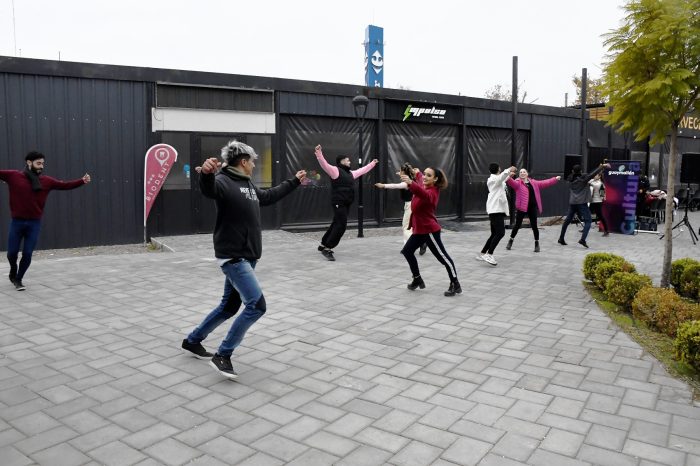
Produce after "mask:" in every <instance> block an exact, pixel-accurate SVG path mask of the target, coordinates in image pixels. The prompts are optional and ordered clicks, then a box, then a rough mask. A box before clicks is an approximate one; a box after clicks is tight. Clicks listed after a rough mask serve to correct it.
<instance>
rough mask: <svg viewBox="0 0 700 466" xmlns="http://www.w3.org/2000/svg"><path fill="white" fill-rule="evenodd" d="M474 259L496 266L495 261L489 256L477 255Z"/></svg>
mask: <svg viewBox="0 0 700 466" xmlns="http://www.w3.org/2000/svg"><path fill="white" fill-rule="evenodd" d="M474 259H476V260H478V261H484V262H488V263H489V264H491V265H498V262H496V259H495V258H494V257H493V256H492V255H491V254H477V255H476V257H474Z"/></svg>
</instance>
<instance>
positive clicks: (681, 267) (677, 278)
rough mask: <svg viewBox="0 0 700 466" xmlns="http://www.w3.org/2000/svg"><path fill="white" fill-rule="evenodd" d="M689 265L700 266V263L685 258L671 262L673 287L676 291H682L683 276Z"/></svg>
mask: <svg viewBox="0 0 700 466" xmlns="http://www.w3.org/2000/svg"><path fill="white" fill-rule="evenodd" d="M689 265H700V262H698V261H696V260H695V259H691V258H690V257H684V258H682V259H677V260H675V261H673V262H671V285H673V287H674V288H675V289H680V287H681V276H682V275H683V272H684V271H685V268H686V267H688V266H689Z"/></svg>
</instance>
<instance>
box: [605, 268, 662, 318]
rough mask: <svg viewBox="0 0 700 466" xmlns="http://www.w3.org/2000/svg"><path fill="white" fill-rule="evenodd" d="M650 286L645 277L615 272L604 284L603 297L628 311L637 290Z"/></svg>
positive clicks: (649, 279) (648, 279)
mask: <svg viewBox="0 0 700 466" xmlns="http://www.w3.org/2000/svg"><path fill="white" fill-rule="evenodd" d="M651 286H652V284H651V278H650V277H649V276H647V275H641V274H638V273H634V272H615V273H614V274H612V275H611V276H610V278H608V280H607V281H606V282H605V295H606V296H607V297H608V299H609V300H610V301H611V302H613V303H615V304H617V305H618V306H622V307H623V308H624V309H625V310H629V308H630V306H631V305H632V301H633V300H634V297H635V296H636V295H637V293H638V292H639V290H641V289H642V288H649V287H651Z"/></svg>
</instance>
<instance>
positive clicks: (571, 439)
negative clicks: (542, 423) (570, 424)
mask: <svg viewBox="0 0 700 466" xmlns="http://www.w3.org/2000/svg"><path fill="white" fill-rule="evenodd" d="M583 440H584V436H583V435H579V434H575V433H572V432H567V431H564V430H560V429H550V430H549V432H548V433H547V437H546V438H545V439H544V440H542V443H541V446H542V448H544V449H545V450H549V451H553V452H555V453H560V454H562V455H566V456H571V457H574V456H576V452H578V450H579V448H580V447H581V444H582V443H583Z"/></svg>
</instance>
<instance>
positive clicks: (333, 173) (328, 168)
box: [314, 144, 340, 180]
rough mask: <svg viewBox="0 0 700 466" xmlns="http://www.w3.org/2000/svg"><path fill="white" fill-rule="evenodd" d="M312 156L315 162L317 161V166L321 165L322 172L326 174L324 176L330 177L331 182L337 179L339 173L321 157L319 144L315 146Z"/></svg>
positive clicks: (321, 152)
mask: <svg viewBox="0 0 700 466" xmlns="http://www.w3.org/2000/svg"><path fill="white" fill-rule="evenodd" d="M314 155H316V160H318V163H319V165H321V168H322V169H323V171H324V172H326V174H327V175H328V176H330V177H331V179H332V180H334V179H336V178H338V176H339V175H340V173H338V167H334V166H333V165H331V164H329V163H328V162H327V161H326V159H325V157H324V156H323V151H322V150H321V145H320V144H319V145H318V146H316V149H315V151H314Z"/></svg>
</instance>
